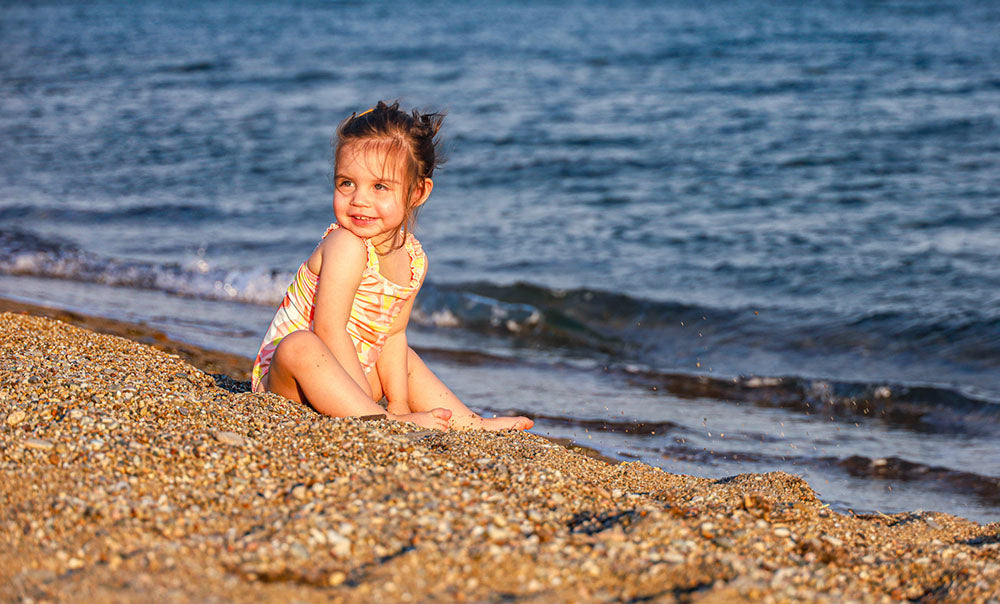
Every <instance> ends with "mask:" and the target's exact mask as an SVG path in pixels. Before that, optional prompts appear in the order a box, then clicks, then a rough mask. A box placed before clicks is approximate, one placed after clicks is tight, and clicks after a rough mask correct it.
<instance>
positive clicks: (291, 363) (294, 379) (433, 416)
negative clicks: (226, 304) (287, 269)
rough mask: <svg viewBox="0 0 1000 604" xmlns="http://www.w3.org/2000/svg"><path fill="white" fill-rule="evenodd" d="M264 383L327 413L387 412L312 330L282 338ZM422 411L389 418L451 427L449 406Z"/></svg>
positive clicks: (347, 414)
mask: <svg viewBox="0 0 1000 604" xmlns="http://www.w3.org/2000/svg"><path fill="white" fill-rule="evenodd" d="M265 386H266V387H267V389H268V390H269V391H271V392H274V393H276V394H280V395H281V396H284V397H285V398H288V399H291V400H293V401H298V402H300V403H305V404H308V405H311V406H312V407H313V408H314V409H316V411H319V412H320V413H322V414H324V415H332V416H334V417H346V416H360V415H385V411H384V410H383V409H382V408H381V407H379V406H378V405H377V404H376V403H375V401H374V400H372V397H371V394H370V393H369V392H365V390H364V389H363V388H362V387H361V386H360V385H358V383H357V382H355V381H354V379H353V378H352V377H351V376H350V374H348V373H347V371H345V370H344V368H343V367H342V366H341V364H340V363H339V362H338V361H337V359H336V357H334V356H333V353H332V352H330V349H329V348H327V346H326V344H325V343H323V340H321V339H320V338H319V336H317V335H316V334H315V333H313V332H311V331H296V332H293V333H290V334H288V335H287V336H285V337H284V338H283V339H282V340H281V342H280V343H279V344H278V348H277V349H276V350H275V351H274V356H273V357H272V358H271V367H270V368H269V369H268V372H267V381H266V383H265ZM422 411H424V413H413V414H410V415H406V416H390V417H391V418H392V419H399V420H402V421H411V422H414V423H416V424H419V425H421V426H424V427H426V428H439V429H446V428H447V427H448V419H449V418H450V417H451V412H450V411H448V410H447V409H423V410H422Z"/></svg>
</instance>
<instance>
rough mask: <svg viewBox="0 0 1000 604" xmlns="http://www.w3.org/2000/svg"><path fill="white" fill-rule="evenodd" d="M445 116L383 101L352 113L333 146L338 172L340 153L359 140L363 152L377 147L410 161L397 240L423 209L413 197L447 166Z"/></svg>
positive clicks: (411, 227) (404, 169) (404, 176)
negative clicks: (443, 145) (442, 138)
mask: <svg viewBox="0 0 1000 604" xmlns="http://www.w3.org/2000/svg"><path fill="white" fill-rule="evenodd" d="M444 115H445V114H444V113H442V112H434V113H421V112H420V111H418V110H416V109H414V110H413V112H412V113H406V112H405V111H402V110H400V108H399V101H394V102H393V103H392V104H391V105H386V104H385V103H384V102H382V101H379V102H378V104H377V105H375V107H373V108H371V109H369V110H368V111H365V112H363V113H361V114H357V113H352V114H351V115H350V117H348V118H346V119H345V120H344V121H342V122H340V125H339V126H337V135H336V140H335V141H334V144H333V162H334V173H336V168H337V166H336V163H337V160H338V158H339V157H340V151H341V150H342V149H343V148H344V146H345V145H348V144H353V143H356V142H359V141H360V142H361V144H362V145H364V147H362V149H361V150H362V151H364V150H365V149H367V148H377V149H379V150H384V151H386V152H387V157H389V156H392V155H393V154H394V152H400V153H402V156H403V157H405V158H406V160H405V163H404V165H403V179H404V180H403V182H404V190H405V192H406V196H405V197H404V200H405V202H406V210H405V214H404V218H403V223H402V224H401V225H400V226H399V229H397V231H396V233H395V234H394V235H393V237H394V238H395V236H396V235H398V234H399V232H400V231H402V232H403V233H404V235H405V234H406V233H407V232H410V231H412V230H413V225H414V223H415V222H416V218H417V210H418V209H419V206H416V207H415V206H413V204H412V203H411V202H412V198H413V194H414V193H415V192H416V191H417V187H418V186H419V185H420V184H422V183H423V180H424V179H425V178H430V177H431V175H432V174H434V168H436V167H437V166H440V165H441V164H443V163H444V159H443V158H442V157H441V156H440V152H439V149H438V146H439V144H440V137H439V136H438V132H440V130H441V124H442V123H443V122H444ZM383 169H385V166H383ZM403 241H405V237H404V239H403ZM400 245H402V242H401V243H400Z"/></svg>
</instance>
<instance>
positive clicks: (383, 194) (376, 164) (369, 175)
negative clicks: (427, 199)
mask: <svg viewBox="0 0 1000 604" xmlns="http://www.w3.org/2000/svg"><path fill="white" fill-rule="evenodd" d="M392 155H399V154H398V153H397V154H392ZM403 162H404V160H403V158H402V157H391V156H390V153H389V152H388V151H386V150H383V149H379V148H378V147H375V146H372V145H355V144H347V145H344V146H343V147H342V148H341V150H340V153H339V155H338V156H337V162H336V174H334V185H335V187H336V188H335V190H334V193H333V213H334V215H336V217H337V222H338V223H339V224H340V226H341V227H343V228H345V229H347V230H348V231H350V232H352V233H354V234H355V235H357V236H358V237H361V238H362V239H371V240H372V243H374V244H375V248H376V249H377V250H379V251H386V250H388V249H391V248H392V247H394V244H395V241H393V238H394V236H395V235H396V233H398V230H397V229H398V228H399V226H400V225H401V224H403V220H404V219H405V218H406V199H405V198H406V189H407V187H406V182H405V178H404V172H403V165H404V163H403Z"/></svg>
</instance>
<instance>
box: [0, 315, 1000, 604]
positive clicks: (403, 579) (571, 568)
mask: <svg viewBox="0 0 1000 604" xmlns="http://www.w3.org/2000/svg"><path fill="white" fill-rule="evenodd" d="M6 304H7V305H6V306H5V307H4V310H13V311H16V312H6V313H3V314H0V333H2V334H3V336H2V338H0V359H2V363H0V480H2V482H3V488H2V489H0V540H2V542H3V543H4V544H5V545H4V547H3V548H0V599H2V600H4V601H34V602H40V601H139V600H143V601H146V600H152V601H190V600H196V601H260V600H267V601H290V600H297V601H342V602H358V601H360V602H386V601H416V602H433V601H474V602H490V601H516V602H609V601H610V602H615V601H634V602H638V601H643V602H646V601H652V602H672V601H709V602H715V601H718V602H722V601H726V602H729V601H810V602H812V601H831V602H834V601H836V602H840V601H847V600H853V601H862V602H866V601H895V600H907V599H909V600H919V601H925V602H945V601H948V602H988V601H996V600H997V599H1000V524H998V523H994V524H990V525H985V526H984V525H980V524H977V523H974V522H970V521H967V520H964V519H962V518H958V517H955V516H950V515H947V514H941V513H933V512H920V511H914V512H911V513H904V514H893V515H882V514H875V515H853V514H839V513H836V512H833V511H831V510H830V509H828V508H827V507H826V506H825V505H824V504H823V503H822V502H821V501H819V500H818V499H817V498H816V497H815V495H814V493H813V490H812V489H811V488H810V486H809V485H808V484H807V483H805V482H804V481H803V480H801V479H799V478H797V477H795V476H792V475H789V474H785V473H780V472H775V473H769V474H744V475H739V476H733V477H730V478H725V479H721V480H710V479H705V478H698V477H694V476H683V475H672V474H668V473H665V472H663V471H662V470H659V469H657V468H653V467H650V466H647V465H644V464H641V463H620V464H611V463H607V462H605V461H602V460H599V459H595V458H593V457H589V456H586V455H584V454H582V453H581V452H579V451H576V450H573V449H570V448H566V447H564V446H561V445H559V444H557V443H553V442H551V441H549V440H546V439H544V438H541V437H539V436H537V435H533V434H530V433H503V434H485V433H456V432H447V433H439V432H429V431H423V430H419V429H418V428H417V427H416V426H413V425H404V424H398V423H394V422H388V421H384V420H382V421H368V422H366V421H361V420H357V419H333V418H328V417H323V416H320V415H318V414H316V413H314V412H312V411H311V410H309V409H307V408H305V407H303V406H300V405H297V404H294V403H290V402H289V401H286V400H285V399H282V398H280V397H278V396H274V395H257V394H252V393H246V392H238V390H239V388H238V387H233V384H234V382H233V380H226V379H223V378H221V377H220V376H219V375H218V374H225V375H228V376H230V377H231V378H233V379H235V380H237V381H240V380H244V379H245V378H246V371H247V370H248V369H249V367H248V366H246V362H247V361H246V360H245V359H241V358H239V357H236V356H233V355H220V354H216V353H211V352H208V351H203V350H198V349H196V348H195V347H192V346H188V345H185V344H183V343H177V342H172V341H170V340H169V339H168V338H166V337H165V336H163V334H159V333H158V332H156V331H155V330H149V329H146V328H143V327H142V326H135V325H129V324H124V323H117V322H113V321H104V320H95V319H92V318H88V317H83V316H81V315H75V314H69V313H59V312H54V311H49V310H47V309H39V308H29V307H26V306H24V305H17V304H13V303H6ZM24 311H28V312H31V313H33V314H24ZM39 314H50V315H54V316H56V317H57V318H58V319H61V320H55V319H52V318H47V317H42V316H37V315H39ZM70 323H73V324H74V325H71V324H70ZM77 325H80V326H81V327H78V326H77ZM91 330H96V331H101V332H108V333H96V332H95V331H91ZM110 334H116V335H110ZM119 336H124V337H119ZM212 374H217V375H216V377H213V376H212Z"/></svg>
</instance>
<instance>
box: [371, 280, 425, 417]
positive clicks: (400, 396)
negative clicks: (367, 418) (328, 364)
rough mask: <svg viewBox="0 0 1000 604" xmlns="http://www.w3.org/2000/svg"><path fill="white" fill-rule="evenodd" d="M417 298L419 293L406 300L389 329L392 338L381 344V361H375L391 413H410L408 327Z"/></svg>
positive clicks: (379, 358)
mask: <svg viewBox="0 0 1000 604" xmlns="http://www.w3.org/2000/svg"><path fill="white" fill-rule="evenodd" d="M418 291H419V290H418ZM416 298H417V295H416V293H414V294H413V296H411V297H410V299H409V300H407V301H406V304H405V305H404V306H403V309H402V310H401V311H400V313H399V316H398V317H396V320H395V321H393V324H392V327H390V329H389V337H388V338H387V339H386V341H385V345H383V347H382V352H381V354H379V357H378V361H376V362H375V370H376V371H377V372H378V379H379V383H381V385H382V393H383V394H384V395H385V400H386V402H387V403H388V406H387V407H386V408H387V410H388V411H389V412H390V413H409V412H410V405H409V402H408V401H409V392H408V388H407V381H408V377H407V376H408V375H409V369H408V367H407V362H406V359H407V353H408V352H409V349H410V347H409V345H408V344H407V341H406V326H407V325H408V324H409V322H410V311H412V310H413V302H414V300H416Z"/></svg>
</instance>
